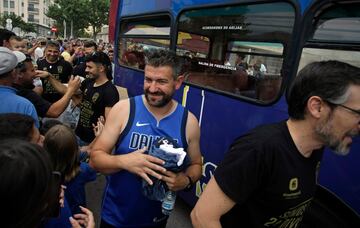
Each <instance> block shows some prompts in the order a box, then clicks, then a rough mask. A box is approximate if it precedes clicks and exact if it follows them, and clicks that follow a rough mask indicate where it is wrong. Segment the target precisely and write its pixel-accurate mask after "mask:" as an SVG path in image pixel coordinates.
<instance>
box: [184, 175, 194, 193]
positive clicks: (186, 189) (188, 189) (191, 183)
mask: <svg viewBox="0 0 360 228" xmlns="http://www.w3.org/2000/svg"><path fill="white" fill-rule="evenodd" d="M186 177H187V178H188V179H189V184H188V185H186V187H185V189H184V190H185V191H190V189H191V188H192V186H193V185H194V183H193V181H192V179H191V177H190V176H189V175H186Z"/></svg>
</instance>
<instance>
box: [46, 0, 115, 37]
mask: <svg viewBox="0 0 360 228" xmlns="http://www.w3.org/2000/svg"><path fill="white" fill-rule="evenodd" d="M109 4H110V3H109V0H76V1H73V0H55V1H54V4H53V5H51V6H49V9H48V12H47V14H46V16H48V17H50V18H52V19H54V20H55V21H56V26H57V28H58V29H59V31H60V32H61V33H63V32H64V26H63V23H64V21H65V22H66V24H67V26H66V27H67V28H70V25H71V22H73V30H74V35H75V36H78V35H80V34H81V33H83V31H84V29H86V28H87V27H89V26H92V27H93V31H94V34H95V35H96V34H97V33H99V31H100V29H101V26H102V25H104V24H107V23H108V22H107V18H108V16H107V15H108V12H109ZM67 31H68V33H69V32H70V31H69V29H68V30H67Z"/></svg>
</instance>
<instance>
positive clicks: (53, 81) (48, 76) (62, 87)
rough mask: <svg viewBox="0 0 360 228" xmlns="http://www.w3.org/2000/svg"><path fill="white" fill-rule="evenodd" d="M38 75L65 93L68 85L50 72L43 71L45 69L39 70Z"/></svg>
mask: <svg viewBox="0 0 360 228" xmlns="http://www.w3.org/2000/svg"><path fill="white" fill-rule="evenodd" d="M36 76H38V77H40V78H43V79H47V80H49V82H50V83H51V85H52V86H53V87H54V88H55V90H56V91H58V92H59V93H61V94H65V93H66V90H67V87H66V86H65V85H63V84H62V83H61V82H60V81H58V80H56V78H54V77H53V76H52V75H51V74H50V73H49V72H47V71H43V70H37V71H36Z"/></svg>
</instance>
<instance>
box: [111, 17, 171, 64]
mask: <svg viewBox="0 0 360 228" xmlns="http://www.w3.org/2000/svg"><path fill="white" fill-rule="evenodd" d="M120 29H121V34H120V36H119V39H120V40H119V57H118V61H119V64H120V65H123V66H127V67H131V68H135V69H139V70H143V69H144V67H145V53H146V51H148V50H149V49H152V48H162V49H169V46H170V18H169V17H168V16H161V17H157V18H146V19H144V20H139V19H137V20H124V21H123V22H122V23H121V26H120Z"/></svg>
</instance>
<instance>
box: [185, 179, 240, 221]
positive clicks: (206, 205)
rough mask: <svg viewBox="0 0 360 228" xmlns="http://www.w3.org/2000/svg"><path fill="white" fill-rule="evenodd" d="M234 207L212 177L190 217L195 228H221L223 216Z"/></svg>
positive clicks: (232, 202) (233, 203)
mask: <svg viewBox="0 0 360 228" xmlns="http://www.w3.org/2000/svg"><path fill="white" fill-rule="evenodd" d="M234 205H235V202H234V201H233V200H232V199H230V198H229V197H228V196H227V195H226V194H225V193H224V192H223V191H222V190H221V188H220V187H219V185H218V184H217V182H216V180H215V178H214V177H211V179H210V181H209V183H208V184H207V185H206V188H205V190H204V192H203V193H202V194H201V196H200V198H199V200H198V201H197V203H196V205H195V207H194V209H193V210H192V211H191V215H190V216H191V221H192V224H193V226H194V228H221V224H220V218H221V216H222V215H224V214H225V213H227V212H228V211H229V210H230V209H231V208H233V207H234Z"/></svg>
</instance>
